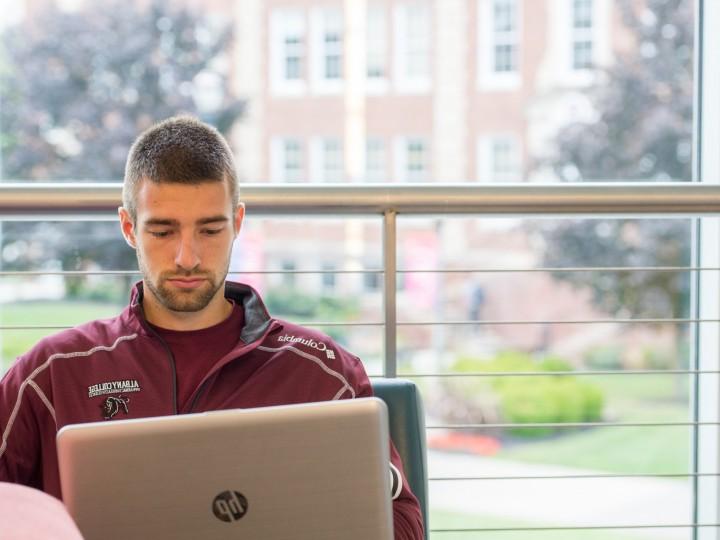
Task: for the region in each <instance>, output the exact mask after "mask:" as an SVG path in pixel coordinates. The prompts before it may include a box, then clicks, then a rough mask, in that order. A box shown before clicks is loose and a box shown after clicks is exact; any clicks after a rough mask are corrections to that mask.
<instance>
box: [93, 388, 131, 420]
mask: <svg viewBox="0 0 720 540" xmlns="http://www.w3.org/2000/svg"><path fill="white" fill-rule="evenodd" d="M129 401H130V398H128V397H125V396H123V395H122V394H121V395H119V396H108V397H106V398H105V401H103V402H102V405H100V409H101V410H102V415H103V418H104V419H105V420H110V419H111V418H112V417H114V416H115V415H116V414H117V413H119V412H120V409H122V410H123V412H124V413H125V414H128V406H127V404H128V402H129Z"/></svg>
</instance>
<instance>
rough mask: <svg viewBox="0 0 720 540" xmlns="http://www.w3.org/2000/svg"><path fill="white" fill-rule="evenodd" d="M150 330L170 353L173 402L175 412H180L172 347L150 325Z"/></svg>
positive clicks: (168, 353)
mask: <svg viewBox="0 0 720 540" xmlns="http://www.w3.org/2000/svg"><path fill="white" fill-rule="evenodd" d="M148 330H150V333H151V334H152V335H153V336H155V337H156V338H157V339H158V341H160V343H161V344H162V346H163V349H165V352H166V353H167V355H168V362H170V371H171V373H172V402H173V414H175V415H177V414H178V402H177V372H176V370H175V356H174V355H173V353H172V350H170V347H169V346H168V344H167V343H165V340H164V339H163V338H161V337H160V335H159V334H158V333H157V332H156V331H155V330H154V329H153V328H152V327H150V326H149V325H148Z"/></svg>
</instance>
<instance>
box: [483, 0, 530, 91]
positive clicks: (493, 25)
mask: <svg viewBox="0 0 720 540" xmlns="http://www.w3.org/2000/svg"><path fill="white" fill-rule="evenodd" d="M520 5H521V2H520V0H478V48H479V50H478V54H477V58H478V62H479V65H478V84H479V86H480V87H481V88H483V89H490V90H492V89H495V88H497V89H503V90H504V89H507V88H508V87H510V88H512V87H516V86H518V85H519V84H520Z"/></svg>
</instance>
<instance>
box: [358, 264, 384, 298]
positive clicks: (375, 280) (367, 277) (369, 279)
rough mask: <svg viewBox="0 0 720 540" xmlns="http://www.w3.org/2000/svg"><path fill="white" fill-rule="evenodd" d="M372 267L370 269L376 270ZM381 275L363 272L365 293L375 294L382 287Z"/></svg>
mask: <svg viewBox="0 0 720 540" xmlns="http://www.w3.org/2000/svg"><path fill="white" fill-rule="evenodd" d="M376 267H377V266H373V267H372V268H376ZM382 279H383V275H382V274H381V273H379V272H365V273H364V274H363V288H364V289H365V290H366V291H367V292H377V291H379V290H380V288H381V285H382Z"/></svg>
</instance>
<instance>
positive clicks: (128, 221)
mask: <svg viewBox="0 0 720 540" xmlns="http://www.w3.org/2000/svg"><path fill="white" fill-rule="evenodd" d="M118 217H119V218H120V231H121V232H122V235H123V238H125V241H126V242H127V244H128V246H130V247H131V248H133V249H136V248H137V241H136V239H135V224H134V223H133V219H132V217H131V216H130V212H128V211H127V210H126V209H125V208H124V207H122V206H121V207H119V208H118Z"/></svg>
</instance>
